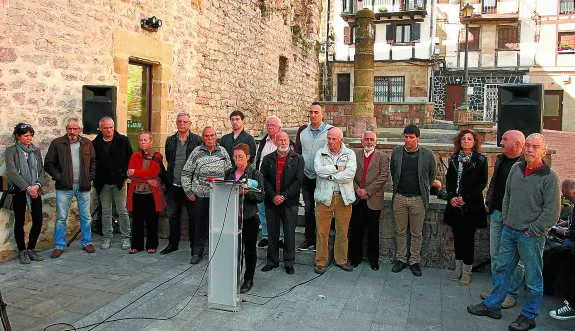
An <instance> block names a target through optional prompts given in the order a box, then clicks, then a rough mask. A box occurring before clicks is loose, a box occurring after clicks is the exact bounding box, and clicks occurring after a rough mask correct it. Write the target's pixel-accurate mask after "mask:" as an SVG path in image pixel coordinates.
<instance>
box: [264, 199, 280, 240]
mask: <svg viewBox="0 0 575 331" xmlns="http://www.w3.org/2000/svg"><path fill="white" fill-rule="evenodd" d="M258 216H259V218H260V224H261V225H262V239H268V222H267V220H266V206H265V203H264V202H262V203H258ZM280 240H284V230H283V229H282V228H280Z"/></svg>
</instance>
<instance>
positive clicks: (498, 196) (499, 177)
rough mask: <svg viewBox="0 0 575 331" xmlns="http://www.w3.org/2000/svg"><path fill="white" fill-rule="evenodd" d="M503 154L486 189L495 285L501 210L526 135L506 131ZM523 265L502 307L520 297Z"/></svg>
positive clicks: (501, 226)
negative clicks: (510, 173) (506, 185)
mask: <svg viewBox="0 0 575 331" xmlns="http://www.w3.org/2000/svg"><path fill="white" fill-rule="evenodd" d="M500 145H501V152H502V153H501V154H499V155H497V160H496V161H495V166H494V168H493V176H492V177H491V181H490V182H489V189H488V190H487V198H486V199H485V204H486V206H487V213H488V214H489V216H490V221H491V222H490V233H489V234H490V238H489V252H490V254H491V282H492V284H493V287H495V278H496V273H495V271H496V267H497V257H498V256H499V242H500V241H501V231H503V223H501V210H502V209H503V195H504V194H505V184H506V182H507V177H508V176H509V171H510V170H511V167H512V166H513V165H514V164H515V163H516V162H517V161H518V160H519V158H520V156H521V153H522V152H523V145H525V136H524V135H523V133H522V132H521V131H517V130H509V131H507V132H505V133H504V134H503V137H502V138H501V142H500ZM523 275H524V267H523V262H521V261H519V264H518V265H517V269H516V270H515V273H514V274H513V278H512V281H511V284H510V285H509V293H507V297H506V298H505V300H504V301H503V303H502V304H501V308H503V309H507V308H511V307H513V306H515V304H516V303H517V297H518V296H519V286H520V285H521V283H523ZM490 293H491V291H488V292H484V293H481V299H485V298H487V297H488V296H489V294H490Z"/></svg>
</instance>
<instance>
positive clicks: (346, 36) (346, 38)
mask: <svg viewBox="0 0 575 331" xmlns="http://www.w3.org/2000/svg"><path fill="white" fill-rule="evenodd" d="M343 43H344V44H346V45H349V44H351V28H350V27H349V26H346V27H344V28H343Z"/></svg>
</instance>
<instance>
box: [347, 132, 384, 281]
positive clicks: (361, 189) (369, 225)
mask: <svg viewBox="0 0 575 331" xmlns="http://www.w3.org/2000/svg"><path fill="white" fill-rule="evenodd" d="M361 145H362V146H363V148H362V149H359V150H356V151H355V159H356V161H357V171H356V172H355V177H354V179H353V187H354V189H355V193H356V195H357V196H358V198H359V202H358V203H357V204H355V205H354V206H353V208H352V210H353V212H352V214H351V221H350V226H349V232H350V236H349V259H350V263H351V266H352V267H353V268H356V267H358V266H359V264H360V263H361V259H362V257H363V234H364V232H365V231H367V258H368V260H369V264H370V266H371V270H379V217H380V215H381V210H382V209H383V203H384V199H383V186H384V185H385V183H387V180H388V178H389V157H388V156H387V154H385V153H383V152H382V151H378V150H376V149H375V146H376V145H377V136H376V134H375V132H373V131H366V132H365V133H364V134H363V137H362V139H361Z"/></svg>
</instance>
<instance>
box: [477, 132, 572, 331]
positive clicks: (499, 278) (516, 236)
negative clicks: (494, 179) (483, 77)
mask: <svg viewBox="0 0 575 331" xmlns="http://www.w3.org/2000/svg"><path fill="white" fill-rule="evenodd" d="M545 154H547V140H546V139H545V137H544V136H543V135H542V134H540V133H533V134H531V135H529V137H527V139H526V141H525V146H524V147H523V157H524V158H525V161H519V162H517V163H515V164H514V165H513V166H512V167H511V170H510V171H509V177H508V178H507V185H506V186H505V195H504V198H503V210H502V214H501V223H502V224H505V226H504V227H503V231H502V232H501V242H500V244H499V256H498V257H497V267H496V276H495V288H494V289H493V292H491V294H490V295H489V296H488V297H487V298H486V299H485V300H484V301H483V302H481V303H479V304H477V305H470V306H468V307H467V311H468V312H469V313H470V314H473V315H477V316H488V317H490V318H494V319H500V318H501V304H502V303H503V301H504V300H505V297H506V296H507V293H508V291H509V283H510V280H511V277H512V276H513V273H514V272H515V268H516V267H517V263H518V262H519V260H521V261H523V264H524V266H525V284H526V285H527V290H526V295H525V304H524V305H523V309H522V310H521V313H520V314H519V316H518V317H517V319H516V320H515V321H513V322H511V324H509V330H512V331H517V330H529V329H533V328H534V327H535V318H536V317H537V316H538V315H539V314H540V312H541V311H540V310H541V308H540V305H541V300H542V298H543V247H544V246H545V239H546V234H547V231H548V230H549V228H550V227H551V226H552V225H553V224H555V222H556V221H557V219H558V218H559V214H560V210H561V199H560V197H561V193H560V190H559V177H558V176H557V174H556V173H555V171H554V170H553V169H551V167H549V165H547V164H545V162H544V161H543V156H545Z"/></svg>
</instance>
